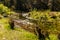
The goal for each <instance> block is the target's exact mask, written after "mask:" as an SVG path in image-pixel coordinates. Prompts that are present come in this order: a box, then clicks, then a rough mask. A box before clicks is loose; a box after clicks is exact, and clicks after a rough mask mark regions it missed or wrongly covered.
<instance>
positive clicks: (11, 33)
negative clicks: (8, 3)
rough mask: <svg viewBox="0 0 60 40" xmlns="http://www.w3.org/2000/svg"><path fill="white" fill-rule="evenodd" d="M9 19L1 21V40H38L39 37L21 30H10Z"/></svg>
mask: <svg viewBox="0 0 60 40" xmlns="http://www.w3.org/2000/svg"><path fill="white" fill-rule="evenodd" d="M8 21H9V19H8V18H2V19H0V40H38V37H37V36H36V35H34V34H32V33H30V32H27V31H25V30H24V29H21V28H15V30H9V29H10V28H9V27H10V26H9V24H8Z"/></svg>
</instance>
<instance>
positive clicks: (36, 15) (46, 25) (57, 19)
mask: <svg viewBox="0 0 60 40" xmlns="http://www.w3.org/2000/svg"><path fill="white" fill-rule="evenodd" d="M29 14H30V17H32V18H33V19H37V22H36V23H37V24H38V25H39V26H40V28H41V29H42V30H45V31H48V32H51V33H57V32H60V29H59V28H60V12H50V11H36V10H34V11H32V12H29Z"/></svg>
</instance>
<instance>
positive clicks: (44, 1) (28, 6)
mask: <svg viewBox="0 0 60 40" xmlns="http://www.w3.org/2000/svg"><path fill="white" fill-rule="evenodd" d="M0 2H1V3H3V4H4V5H5V6H8V7H9V8H12V9H14V10H20V11H27V12H28V11H31V10H33V9H38V10H46V9H50V10H52V11H59V10H60V0H0Z"/></svg>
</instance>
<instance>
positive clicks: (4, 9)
mask: <svg viewBox="0 0 60 40" xmlns="http://www.w3.org/2000/svg"><path fill="white" fill-rule="evenodd" d="M0 14H7V15H10V14H13V12H12V11H11V10H10V9H9V8H8V7H6V6H4V5H3V4H0Z"/></svg>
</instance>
